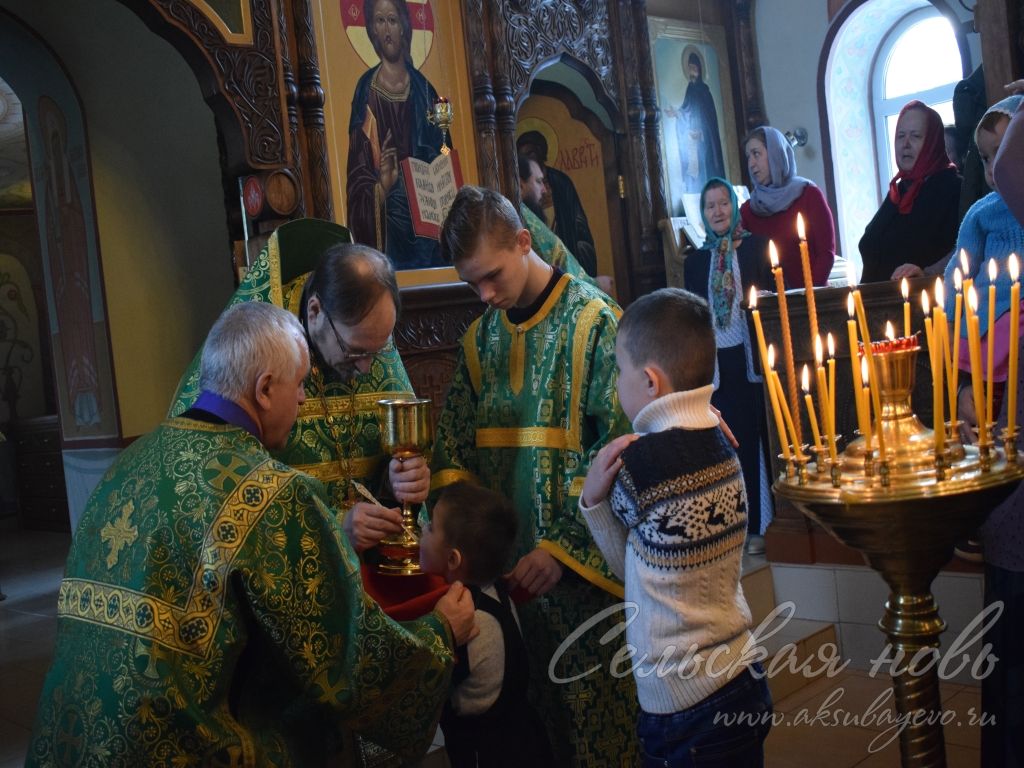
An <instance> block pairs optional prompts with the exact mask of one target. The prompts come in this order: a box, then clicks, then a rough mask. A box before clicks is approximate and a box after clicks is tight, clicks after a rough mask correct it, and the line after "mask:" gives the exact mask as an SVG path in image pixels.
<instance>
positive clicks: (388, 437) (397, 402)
mask: <svg viewBox="0 0 1024 768" xmlns="http://www.w3.org/2000/svg"><path fill="white" fill-rule="evenodd" d="M430 405H431V403H430V400H427V399H424V398H413V397H409V398H404V399H388V400H378V401H377V406H378V409H379V418H380V440H381V445H382V446H383V448H384V450H385V452H387V453H389V454H391V456H392V457H394V458H396V459H409V458H413V457H415V456H422V455H423V454H424V453H425V452H426V451H428V450H429V449H430V447H431V445H432V444H433V430H432V429H431V426H430ZM377 550H378V552H379V553H380V562H379V563H378V564H377V571H378V572H379V573H382V574H386V575H391V576H414V575H418V574H420V573H422V571H421V570H420V540H419V527H418V526H417V525H416V516H415V515H414V514H413V511H412V506H411V505H410V504H409V502H407V501H406V502H403V503H402V531H401V533H396V534H394V535H393V536H388V537H387V538H385V539H382V540H381V542H380V544H378V545H377Z"/></svg>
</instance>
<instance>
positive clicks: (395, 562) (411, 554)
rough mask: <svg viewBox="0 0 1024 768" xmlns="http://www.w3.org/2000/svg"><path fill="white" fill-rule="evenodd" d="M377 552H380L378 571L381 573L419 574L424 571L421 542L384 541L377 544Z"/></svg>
mask: <svg viewBox="0 0 1024 768" xmlns="http://www.w3.org/2000/svg"><path fill="white" fill-rule="evenodd" d="M377 552H378V553H379V554H380V562H379V563H377V573H379V574H381V575H384V576H418V575H420V574H421V573H423V571H422V570H421V569H420V545H419V544H409V543H406V542H402V543H389V542H387V541H382V542H381V543H380V544H378V545H377Z"/></svg>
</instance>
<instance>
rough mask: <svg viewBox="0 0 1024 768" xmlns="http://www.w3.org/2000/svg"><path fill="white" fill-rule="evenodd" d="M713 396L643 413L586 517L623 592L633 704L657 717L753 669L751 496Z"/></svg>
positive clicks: (703, 393)
mask: <svg viewBox="0 0 1024 768" xmlns="http://www.w3.org/2000/svg"><path fill="white" fill-rule="evenodd" d="M711 391H712V388H711V387H710V386H707V387H702V388H700V389H694V390H688V391H686V392H676V393H673V394H670V395H667V396H665V397H661V398H659V399H657V400H655V401H654V402H652V403H650V404H649V405H647V406H646V407H645V408H644V409H643V410H641V411H640V413H638V414H637V416H636V419H634V422H633V427H634V429H635V430H636V431H637V432H640V433H646V434H642V435H641V437H640V438H639V439H638V440H637V441H636V442H634V443H633V444H632V445H630V446H629V447H628V448H627V449H626V450H625V451H624V452H623V454H622V461H623V467H622V469H621V470H620V472H619V476H618V477H617V478H616V481H615V485H614V487H613V489H612V493H611V497H610V499H605V500H603V501H601V502H600V503H598V504H596V505H595V506H594V507H590V508H587V507H584V506H582V504H581V507H580V508H581V511H582V512H583V514H584V516H585V517H586V520H587V524H588V525H589V526H590V530H591V532H592V533H593V535H594V540H595V541H596V542H597V544H598V546H599V547H600V548H601V551H602V552H603V553H604V556H605V558H606V559H607V561H608V564H609V566H610V567H611V568H612V570H613V571H615V573H616V574H617V575H618V576H619V577H620V578H622V580H623V581H624V582H625V585H626V603H627V606H628V607H627V612H626V618H627V621H629V624H628V626H627V628H626V640H627V642H628V643H629V644H630V645H631V646H633V647H634V648H635V649H636V651H635V654H634V656H633V657H632V658H631V659H630V663H631V664H633V665H635V668H634V677H635V678H636V687H637V695H638V697H639V699H640V706H641V707H642V708H643V710H644V711H645V712H650V713H654V714H669V713H673V712H679V711H681V710H684V709H688V708H690V707H692V706H694V705H695V704H698V703H699V702H700V701H702V700H703V699H705V698H707V697H708V696H709V695H711V694H712V693H714V692H715V691H717V690H718V689H719V688H721V687H722V686H724V685H725V684H726V683H727V682H729V680H731V679H732V678H733V677H735V676H736V675H737V674H739V673H740V672H742V671H743V670H744V669H745V668H746V666H748V665H749V664H750V663H751V661H752V659H751V658H749V651H748V657H747V658H743V656H744V648H745V646H746V644H747V643H748V641H749V640H750V632H749V630H748V628H749V626H750V608H749V607H748V605H747V601H746V598H745V597H744V596H743V589H742V587H741V586H740V560H741V557H742V548H743V538H744V534H745V531H746V519H747V499H746V492H745V490H744V485H743V476H742V474H741V472H740V464H739V460H738V459H737V458H736V453H735V452H734V451H733V449H732V447H731V446H730V445H729V443H728V441H727V440H726V439H725V437H724V436H723V435H722V432H721V430H719V429H718V418H717V417H716V416H715V415H714V414H713V413H712V412H711V411H710V410H709V406H710V403H711ZM633 605H635V606H636V608H633V607H632V606H633ZM634 613H635V616H633V614H634ZM630 617H632V620H631V621H630Z"/></svg>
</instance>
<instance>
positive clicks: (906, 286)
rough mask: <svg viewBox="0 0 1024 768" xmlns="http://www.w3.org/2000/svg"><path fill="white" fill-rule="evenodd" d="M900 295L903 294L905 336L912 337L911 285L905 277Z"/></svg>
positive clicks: (901, 282) (901, 284) (901, 283)
mask: <svg viewBox="0 0 1024 768" xmlns="http://www.w3.org/2000/svg"><path fill="white" fill-rule="evenodd" d="M900 293H902V294H903V335H904V336H910V283H908V282H907V278H905V277H904V278H903V279H902V280H901V281H900Z"/></svg>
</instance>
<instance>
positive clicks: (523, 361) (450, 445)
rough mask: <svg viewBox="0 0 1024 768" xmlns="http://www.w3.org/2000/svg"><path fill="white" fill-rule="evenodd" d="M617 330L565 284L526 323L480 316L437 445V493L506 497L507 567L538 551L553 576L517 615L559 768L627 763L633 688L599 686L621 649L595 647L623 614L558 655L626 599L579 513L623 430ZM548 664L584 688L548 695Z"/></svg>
mask: <svg viewBox="0 0 1024 768" xmlns="http://www.w3.org/2000/svg"><path fill="white" fill-rule="evenodd" d="M617 318H618V310H617V309H616V308H614V305H612V304H610V303H609V300H608V298H607V297H606V296H605V295H604V294H603V293H601V292H600V291H599V290H598V289H596V288H594V287H593V286H590V285H588V284H586V283H583V282H581V281H579V280H576V279H574V278H572V277H570V276H569V275H563V276H562V277H561V278H560V279H559V281H558V283H557V284H556V286H555V288H554V290H553V291H552V292H551V294H550V296H549V297H548V298H547V300H546V301H545V302H544V303H543V305H542V306H541V307H540V308H539V310H538V311H537V312H536V313H535V314H534V315H533V316H532V317H531V318H530V319H529V320H527V321H526V322H524V323H521V324H519V325H513V324H512V323H510V322H509V319H508V316H507V315H506V313H505V312H503V311H499V310H496V309H493V308H489V309H488V310H487V311H486V312H485V313H484V315H483V316H482V317H481V318H480V319H478V320H477V321H475V322H474V323H473V324H472V325H471V326H470V327H469V330H468V331H467V332H466V334H465V336H464V337H463V340H462V347H461V350H460V355H459V362H458V367H457V369H456V371H455V376H454V378H453V380H452V385H451V389H450V390H449V393H448V399H447V401H446V403H445V407H444V411H443V412H442V415H441V417H440V420H439V424H438V428H437V438H436V441H435V445H434V458H433V470H434V476H433V479H432V485H433V486H434V487H435V488H438V487H441V486H443V485H447V484H449V483H451V482H455V481H457V480H460V479H475V480H477V481H478V482H481V483H482V484H483V485H485V486H487V487H489V488H491V489H493V490H496V491H500V492H501V493H504V494H505V495H506V496H508V497H509V498H510V499H512V501H513V504H514V506H515V508H516V510H517V511H518V513H519V521H520V532H519V540H518V542H517V547H516V553H515V557H516V559H518V558H519V557H521V556H522V555H525V554H526V553H528V552H530V551H531V550H533V549H534V548H535V547H538V546H539V547H540V548H542V549H544V550H545V551H547V552H548V553H550V554H551V555H552V556H553V557H555V558H556V559H557V560H558V561H559V562H560V563H561V564H562V565H563V567H564V575H563V577H562V579H561V581H560V582H559V583H558V585H557V586H556V587H555V588H554V589H553V590H552V591H551V592H549V593H548V594H547V595H545V596H544V597H543V598H541V599H537V600H533V601H531V602H529V603H527V604H525V605H524V606H522V610H521V611H520V613H521V617H522V621H523V634H524V636H525V637H526V639H527V645H528V646H529V648H530V651H531V659H530V661H531V669H530V671H531V682H533V683H534V693H535V694H537V695H538V697H539V706H540V708H541V711H542V715H543V716H544V719H545V721H546V722H547V723H548V725H549V729H550V731H551V737H552V742H553V744H554V747H555V750H556V754H557V755H558V756H559V764H561V765H569V764H575V765H577V766H591V767H593V766H613V765H614V766H634V765H636V764H637V762H638V760H637V753H636V746H635V737H634V727H635V723H634V721H635V717H636V690H635V687H634V685H633V681H632V677H631V676H630V675H629V674H628V673H627V674H625V675H624V676H620V677H619V678H615V677H613V676H612V675H611V674H610V670H611V659H612V655H613V654H614V652H615V651H616V650H618V648H619V647H620V646H621V645H622V643H623V641H624V636H620V638H621V639H620V640H618V641H613V642H610V643H607V644H605V645H603V646H602V645H601V644H600V643H599V639H600V637H601V636H602V635H603V634H604V631H605V630H607V629H608V628H610V627H611V626H612V625H614V624H615V623H617V622H619V621H621V620H622V619H624V618H625V616H624V615H623V613H622V611H616V612H614V613H612V614H611V616H610V618H609V619H606V620H605V621H603V622H601V623H599V624H598V625H597V626H596V627H594V628H592V629H590V630H589V631H587V632H585V634H584V635H583V636H582V637H581V638H580V639H579V640H578V641H575V642H572V643H570V644H569V647H568V648H567V649H566V650H565V652H564V653H561V654H556V649H557V648H558V646H559V644H560V643H561V642H562V641H563V640H564V639H565V638H566V637H567V636H568V635H569V634H570V633H571V632H572V631H573V630H576V629H577V628H578V627H580V626H581V625H582V624H583V623H584V622H585V621H587V620H588V619H590V618H591V617H593V616H594V615H595V614H598V613H599V612H601V611H602V610H604V609H606V608H609V607H610V606H613V605H615V604H616V603H618V602H619V601H620V600H621V598H622V594H623V592H622V585H621V584H620V583H619V581H618V580H617V579H616V577H615V576H614V575H613V574H612V573H611V571H610V570H609V569H608V567H607V564H606V563H605V561H604V558H603V557H602V556H601V552H600V550H599V549H598V547H597V545H596V544H595V543H594V541H593V539H592V538H591V536H590V531H589V530H588V529H587V525H586V522H585V521H584V520H583V518H582V516H581V515H580V513H579V509H578V500H579V495H580V492H581V491H582V488H583V480H584V478H585V477H586V473H587V469H588V468H589V466H590V461H591V459H592V458H593V456H594V454H595V453H596V452H597V451H598V449H600V448H601V446H603V445H604V444H605V443H606V442H607V441H608V440H609V439H611V438H613V437H615V436H617V435H620V434H623V433H625V432H626V431H628V430H629V423H628V421H627V419H626V417H625V415H624V414H623V413H622V410H621V408H620V407H619V404H618V398H617V396H616V392H615V380H616V377H615V371H616V366H615V334H616V330H617V325H618V319H617ZM512 564H513V563H509V564H507V565H508V566H511V565H512ZM553 656H557V658H556V662H555V670H554V671H555V674H556V675H557V676H560V677H561V678H563V679H564V678H571V677H574V676H577V675H580V676H581V678H580V679H578V680H575V681H573V682H569V683H563V684H555V683H552V682H551V680H550V678H549V674H548V665H549V662H551V660H552V657H553ZM595 667H596V668H597V669H596V670H595V671H593V672H591V673H590V674H587V675H585V676H583V673H585V672H586V671H587V670H590V669H592V668H595ZM620 671H621V670H620ZM569 755H572V756H573V758H572V759H573V763H569V762H568V760H569Z"/></svg>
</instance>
